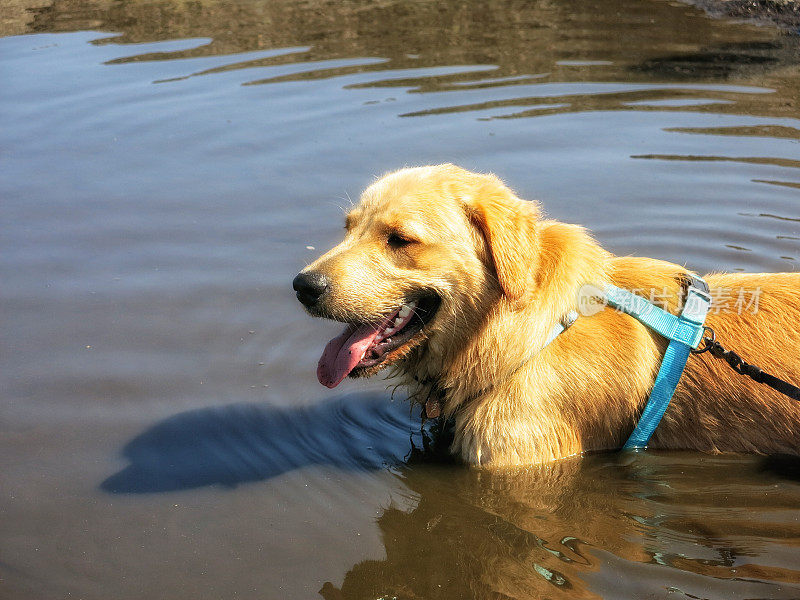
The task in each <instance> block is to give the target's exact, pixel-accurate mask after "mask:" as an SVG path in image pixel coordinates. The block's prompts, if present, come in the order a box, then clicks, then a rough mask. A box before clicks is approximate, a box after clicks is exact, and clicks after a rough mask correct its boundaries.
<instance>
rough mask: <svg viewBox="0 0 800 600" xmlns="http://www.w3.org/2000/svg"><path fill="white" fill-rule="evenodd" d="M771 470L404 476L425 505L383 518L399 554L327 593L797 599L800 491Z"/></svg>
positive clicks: (642, 463) (736, 466) (425, 472)
mask: <svg viewBox="0 0 800 600" xmlns="http://www.w3.org/2000/svg"><path fill="white" fill-rule="evenodd" d="M757 464H758V463H757V462H756V461H751V462H749V463H744V464H743V463H742V462H741V461H739V460H738V459H725V458H708V457H698V456H696V455H675V454H672V455H670V454H660V455H656V454H652V453H644V454H636V455H627V456H626V455H618V456H614V455H605V456H596V457H591V458H586V459H583V460H568V461H564V462H560V463H557V464H554V465H548V466H542V467H537V468H530V469H525V470H519V471H512V472H503V471H500V472H494V473H492V472H485V471H475V470H459V471H457V472H455V473H454V472H453V470H452V469H446V468H444V467H435V466H433V467H427V468H421V467H419V466H417V467H414V468H405V469H401V470H400V471H399V472H398V477H399V478H400V480H401V481H402V482H403V483H404V484H405V485H406V486H407V487H408V489H409V492H410V494H411V495H412V497H413V499H414V506H413V508H412V509H410V510H403V509H401V508H399V507H396V506H390V507H388V508H386V509H385V510H384V511H383V513H382V514H381V516H380V517H379V518H378V526H379V527H380V530H381V535H382V539H383V543H384V546H385V548H386V558H385V559H383V560H368V561H364V562H361V563H359V564H357V565H355V566H353V568H352V569H350V570H349V571H348V573H347V574H346V575H345V577H344V582H343V584H342V585H341V587H340V588H339V587H337V586H334V585H333V584H332V583H326V584H325V585H324V586H323V588H322V590H321V591H320V594H321V595H322V596H323V597H324V598H325V599H326V600H342V599H346V600H351V599H352V600H356V599H358V600H361V599H364V600H366V599H374V598H392V597H397V598H428V599H433V598H442V599H457V598H463V599H476V600H477V599H484V598H485V599H488V598H507V599H511V598H514V599H520V600H522V599H529V598H611V597H613V598H644V597H649V596H648V595H647V592H645V591H644V589H643V588H642V587H641V581H642V580H646V581H647V588H646V589H648V590H659V589H660V590H662V592H661V594H663V596H662V595H656V596H654V597H667V595H669V597H678V598H720V599H722V598H725V599H730V598H767V597H768V598H786V599H789V598H797V597H798V595H799V594H800V563H798V560H797V555H798V552H800V524H798V522H797V520H796V518H795V516H796V506H797V502H798V500H799V499H800V485H798V484H796V483H791V482H787V481H783V480H780V479H775V478H773V477H771V476H767V475H759V469H757ZM793 465H794V467H793V468H794V470H795V471H794V472H795V473H796V472H797V471H796V469H797V463H796V461H795V462H794V463H793ZM779 466H781V467H782V468H783V469H784V471H786V469H787V465H786V464H780V465H779ZM756 522H757V524H756ZM625 572H627V573H633V572H636V573H637V575H636V577H633V578H632V577H630V576H626V575H623V573H625ZM650 593H652V592H650ZM672 593H674V594H676V595H675V596H672V595H670V594H672Z"/></svg>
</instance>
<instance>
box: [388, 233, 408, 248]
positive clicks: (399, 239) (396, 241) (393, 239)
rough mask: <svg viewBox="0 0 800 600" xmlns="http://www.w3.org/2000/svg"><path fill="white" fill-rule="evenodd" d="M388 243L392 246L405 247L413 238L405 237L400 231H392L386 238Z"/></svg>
mask: <svg viewBox="0 0 800 600" xmlns="http://www.w3.org/2000/svg"><path fill="white" fill-rule="evenodd" d="M386 243H387V244H389V245H390V246H391V247H392V248H404V247H406V246H408V245H409V244H410V243H411V240H409V239H408V238H404V237H403V236H402V235H400V234H399V233H394V232H392V233H390V234H389V237H388V238H386Z"/></svg>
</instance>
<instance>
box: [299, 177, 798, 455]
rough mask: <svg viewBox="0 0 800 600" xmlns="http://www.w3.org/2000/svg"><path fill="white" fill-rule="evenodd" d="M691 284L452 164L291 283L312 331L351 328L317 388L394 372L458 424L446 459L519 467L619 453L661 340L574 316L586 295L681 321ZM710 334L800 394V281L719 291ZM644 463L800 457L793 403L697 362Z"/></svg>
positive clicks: (367, 196) (631, 324)
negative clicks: (616, 296) (569, 319)
mask: <svg viewBox="0 0 800 600" xmlns="http://www.w3.org/2000/svg"><path fill="white" fill-rule="evenodd" d="M688 273H689V272H688V271H687V269H686V268H684V267H681V266H679V265H677V264H672V263H669V262H665V261H661V260H654V259H650V258H638V257H617V256H613V255H612V254H610V253H609V252H607V251H605V250H603V248H601V247H600V245H599V244H598V243H597V242H596V241H595V240H594V239H593V238H592V237H591V236H590V235H589V234H587V232H586V231H585V230H584V229H582V228H581V227H579V226H576V225H569V224H565V223H559V222H557V221H553V220H549V219H546V218H543V216H542V214H541V211H540V208H539V206H538V204H536V203H535V202H531V201H524V200H521V199H519V198H517V197H516V196H515V195H514V193H513V192H512V191H511V190H510V189H509V188H508V187H506V186H505V185H504V184H503V183H502V182H501V181H500V180H499V179H498V178H497V177H495V176H493V175H483V174H477V173H472V172H469V171H465V170H463V169H461V168H459V167H456V166H453V165H439V166H427V167H419V168H408V169H402V170H399V171H396V172H394V173H390V174H388V175H385V176H384V177H382V178H381V179H379V180H378V181H377V182H375V183H374V184H373V185H371V186H369V187H368V188H367V189H366V190H365V191H364V193H363V195H362V197H361V200H360V203H359V204H358V205H357V206H355V208H353V209H352V210H351V211H350V212H349V214H348V215H347V217H346V234H345V238H344V240H343V241H342V242H341V243H340V244H339V245H337V246H336V247H334V248H333V249H332V250H330V251H329V252H327V253H326V254H324V255H323V256H322V257H320V258H319V259H317V260H316V261H315V262H314V263H313V264H311V265H309V266H308V267H306V268H305V269H303V270H302V271H301V272H300V274H299V275H298V276H297V277H296V278H295V280H294V288H295V290H296V292H297V296H298V299H299V300H300V301H301V302H302V303H303V304H304V305H305V307H306V309H307V310H308V312H310V313H311V314H312V315H314V316H318V317H324V318H328V319H334V320H337V321H341V322H343V323H345V324H346V327H345V329H344V331H343V333H342V334H341V335H340V336H338V337H336V338H335V339H333V340H331V341H330V342H329V343H328V345H327V347H326V348H325V350H324V352H323V354H322V358H321V359H320V361H319V366H318V369H317V375H318V378H319V381H320V382H321V383H322V384H324V385H326V386H328V387H335V386H336V385H338V384H339V383H340V382H341V381H342V380H343V379H344V378H345V377H347V376H349V377H367V376H371V375H374V374H375V373H378V372H379V371H381V370H383V369H387V368H389V369H390V371H389V374H390V375H391V376H395V377H396V378H398V379H399V383H402V384H406V385H407V386H409V388H410V398H411V399H412V402H418V403H420V404H422V405H423V406H424V410H425V411H426V413H427V414H428V417H436V416H440V415H441V416H442V417H444V418H451V419H452V420H453V422H454V426H455V438H454V441H453V445H452V448H451V450H452V452H453V453H454V454H455V455H457V456H460V457H461V459H463V460H464V461H466V462H467V463H469V464H473V465H484V466H510V465H523V464H531V463H541V462H546V461H552V460H555V459H560V458H563V457H567V456H572V455H576V454H580V453H583V452H588V451H599V450H608V449H615V448H620V447H621V446H622V444H623V443H624V442H625V440H626V439H627V437H628V436H629V434H630V433H631V431H632V430H633V428H634V426H635V425H636V423H637V421H638V418H639V416H640V414H641V412H642V410H643V409H644V406H645V404H646V402H647V399H648V396H649V394H650V390H651V388H652V386H653V382H654V380H655V376H656V373H657V372H658V369H659V366H660V364H661V359H662V356H663V354H664V351H665V348H666V345H667V341H666V340H665V339H664V338H662V337H661V336H659V335H658V334H656V333H654V332H653V331H651V330H649V329H648V328H646V327H645V326H644V325H642V324H640V323H639V322H638V321H637V320H635V319H634V318H632V317H630V316H628V315H626V314H624V313H621V312H619V311H617V310H615V309H612V308H610V307H606V308H603V309H602V310H600V311H599V312H597V313H596V314H593V315H590V316H587V315H581V316H580V317H579V318H578V319H577V320H576V321H575V323H574V324H573V325H572V326H571V327H569V328H568V329H566V331H564V332H563V333H562V334H561V335H559V336H558V337H557V338H556V339H555V340H554V341H553V342H552V343H550V344H549V345H545V342H546V340H547V337H548V334H549V333H550V331H551V330H552V328H553V326H554V324H556V323H558V322H559V321H561V320H562V319H564V317H565V315H567V314H568V313H569V312H570V311H572V310H575V309H577V308H579V292H580V290H581V288H583V286H584V285H586V284H592V285H596V286H599V287H601V288H602V287H603V286H604V285H606V284H609V283H610V284H613V285H616V286H618V287H621V288H624V289H627V290H630V291H632V292H634V293H637V294H639V295H642V296H644V297H646V298H648V299H649V300H651V301H654V302H656V303H658V304H660V305H662V307H663V308H665V309H667V310H669V311H670V312H672V313H674V314H679V312H680V309H681V304H682V301H683V296H684V294H685V286H686V279H687V274H688ZM705 280H706V281H707V283H708V285H709V287H710V288H711V296H712V299H713V303H712V306H711V310H710V312H709V315H708V317H707V320H706V325H708V326H710V327H711V328H713V330H714V331H715V332H716V336H717V339H718V341H720V342H721V343H722V345H723V346H725V347H726V348H727V349H730V350H733V351H734V352H736V353H738V354H740V355H741V356H742V357H743V358H744V359H745V360H747V361H748V362H752V363H755V364H757V365H758V366H760V367H761V368H762V369H764V370H765V371H766V372H768V373H771V374H773V375H775V376H777V377H780V378H782V379H785V380H787V381H789V382H791V383H795V384H797V383H799V382H800V328H799V324H800V273H777V274H745V273H735V274H711V275H708V276H706V277H705ZM650 447H652V448H662V449H689V450H699V451H705V452H723V451H725V452H754V453H789V454H800V402H796V401H793V400H792V399H790V398H788V397H786V396H783V395H781V394H780V393H778V392H776V391H774V390H772V389H771V388H769V387H767V386H765V385H761V384H758V383H756V382H754V381H752V380H751V379H749V378H747V377H745V376H743V375H740V374H738V373H736V372H735V371H733V370H732V369H731V368H730V367H729V366H728V365H727V364H726V363H725V362H723V361H721V360H719V359H716V358H714V357H713V356H711V355H710V354H709V353H705V354H698V355H692V356H690V357H689V361H688V363H687V365H686V370H685V372H684V374H683V377H682V379H681V381H680V384H679V385H678V388H677V390H676V392H675V395H674V396H673V399H672V402H671V403H670V406H669V408H668V409H667V412H666V414H665V416H664V419H663V420H662V421H661V424H660V425H659V426H658V428H657V429H656V431H655V434H654V436H653V437H652V439H651V441H650Z"/></svg>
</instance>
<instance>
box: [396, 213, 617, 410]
mask: <svg viewBox="0 0 800 600" xmlns="http://www.w3.org/2000/svg"><path fill="white" fill-rule="evenodd" d="M538 238H539V240H538V241H539V246H540V249H541V250H540V254H539V260H538V262H537V264H536V270H535V271H532V272H531V273H530V284H529V289H527V290H526V293H525V294H524V296H523V297H522V298H520V299H518V300H515V301H511V300H509V299H508V298H507V297H506V296H505V295H504V294H503V292H502V290H501V289H500V288H499V286H498V285H497V283H496V281H491V282H489V285H487V288H486V298H485V302H483V303H482V305H483V306H486V307H487V310H486V312H485V313H484V314H481V315H476V316H477V318H476V319H475V321H476V322H477V324H478V325H477V327H475V328H474V329H473V330H472V331H469V332H468V333H469V335H466V336H465V337H464V339H460V340H455V341H452V340H451V341H450V345H449V346H448V347H445V346H443V345H442V344H441V343H439V342H438V340H437V339H436V338H435V337H434V338H433V339H431V340H429V342H428V344H426V345H425V346H424V347H423V348H421V349H420V351H419V353H418V355H417V356H416V357H414V359H412V360H411V361H408V363H407V365H408V366H407V367H406V373H405V375H406V377H405V379H406V383H408V384H410V386H411V388H412V397H413V398H415V399H416V400H417V401H420V402H421V403H424V402H425V401H426V399H428V398H431V397H432V395H433V396H437V395H438V396H440V397H441V401H442V404H443V406H442V408H443V411H444V414H446V415H452V414H453V413H454V412H455V411H456V410H457V409H458V408H459V407H460V406H462V405H464V404H465V403H468V402H469V401H470V400H471V399H475V398H478V397H479V396H481V395H482V394H484V393H486V392H487V391H488V390H490V389H492V388H493V387H495V386H497V385H498V383H500V382H503V381H506V380H508V379H509V378H510V377H513V375H514V374H515V373H516V372H517V371H518V370H519V368H520V366H522V365H523V364H525V363H526V362H527V361H528V360H530V359H531V358H532V357H534V356H535V355H536V354H537V353H538V351H539V350H540V349H541V348H542V347H543V346H544V344H545V342H546V340H547V337H548V335H549V333H550V332H551V330H552V328H553V325H554V324H555V323H557V322H559V321H560V320H561V319H562V318H563V317H564V315H566V314H567V313H568V312H570V311H571V310H574V309H575V308H576V306H577V302H578V292H579V289H580V288H581V286H582V285H584V284H586V283H589V282H592V283H602V282H604V281H606V280H607V279H608V276H609V274H608V261H609V257H610V255H609V254H608V253H607V252H605V251H604V250H603V249H602V248H601V247H600V246H599V245H598V244H597V243H596V242H595V241H594V240H593V239H592V238H591V237H590V236H589V235H588V234H587V233H586V232H585V231H584V230H583V229H582V228H580V227H577V226H574V225H567V224H563V223H558V222H555V221H541V222H540V223H539V224H538Z"/></svg>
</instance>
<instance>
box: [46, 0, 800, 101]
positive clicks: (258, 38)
mask: <svg viewBox="0 0 800 600" xmlns="http://www.w3.org/2000/svg"><path fill="white" fill-rule="evenodd" d="M33 14H34V18H33V21H32V23H31V24H30V29H31V30H32V31H48V32H52V31H71V30H73V31H74V30H78V29H99V30H104V31H114V32H120V34H121V35H120V36H118V37H113V38H107V39H105V40H102V39H101V40H98V41H96V42H95V43H100V44H102V43H122V44H129V43H141V42H153V41H163V40H172V39H190V38H208V42H207V43H205V44H202V45H199V46H196V47H193V48H188V49H176V50H175V51H172V52H170V51H159V52H157V53H145V54H137V55H133V56H127V57H124V58H119V59H116V60H115V61H113V62H114V63H125V62H140V61H147V60H169V59H173V60H174V59H181V58H191V57H201V56H221V55H231V56H229V58H230V59H231V60H230V62H229V63H228V64H226V65H223V66H219V67H215V68H212V69H208V70H204V71H201V72H198V73H194V74H195V75H197V74H203V73H205V74H211V73H218V72H222V71H226V70H232V69H252V68H262V67H269V66H280V65H288V64H291V63H295V62H297V61H299V60H302V62H303V63H305V64H306V66H305V67H304V68H302V69H301V70H300V71H299V72H297V73H294V74H284V75H279V76H270V77H269V78H265V79H257V80H254V81H251V82H250V83H267V82H272V83H274V82H277V81H286V80H302V79H306V78H320V77H333V76H337V75H344V74H348V73H361V72H369V71H384V70H386V69H392V70H402V69H408V68H412V69H416V68H422V69H424V68H429V67H440V66H442V65H493V66H494V68H495V69H496V73H495V75H496V77H497V78H498V80H502V81H506V82H507V81H508V78H513V77H522V78H523V79H525V78H530V77H531V76H532V75H533V76H535V77H541V78H545V79H547V80H548V81H558V82H570V81H572V82H581V81H625V82H631V83H635V82H643V81H652V80H654V79H656V80H658V81H661V82H664V81H667V82H668V81H675V80H678V81H681V82H686V83H687V84H690V83H692V82H696V81H698V80H726V79H731V78H733V77H734V76H735V77H736V78H738V79H739V80H745V79H748V78H751V77H763V75H764V73H765V72H769V71H774V70H778V69H779V68H780V67H781V66H782V65H785V64H787V63H788V64H791V63H796V62H797V57H798V56H797V55H798V51H797V46H796V44H794V43H793V42H792V41H791V40H790V39H788V40H787V39H782V38H779V37H776V36H775V35H774V34H772V33H771V32H770V31H768V30H765V31H763V32H758V31H757V30H755V29H753V28H742V29H741V30H740V31H739V32H737V33H738V34H739V35H738V36H737V37H738V39H732V36H731V32H732V31H734V30H733V28H730V27H729V28H728V31H727V32H726V33H727V35H726V37H725V40H724V41H721V42H719V43H718V44H716V45H714V44H711V45H709V40H713V39H715V37H717V36H716V35H715V34H716V32H717V30H718V29H719V28H720V27H721V25H720V23H718V22H716V21H713V20H709V19H707V18H705V16H703V14H702V13H701V12H700V11H693V12H691V11H690V9H687V8H685V7H681V8H680V9H677V8H676V7H674V6H671V5H670V4H668V3H665V2H656V1H651V2H638V1H635V0H623V1H622V2H615V3H611V4H609V3H607V2H600V1H598V0H579V1H578V2H566V1H563V0H562V1H558V0H548V1H546V2H545V1H543V2H535V3H529V2H511V3H509V2H500V1H498V0H493V1H489V2H480V3H463V2H437V3H433V4H432V3H429V2H424V1H422V0H415V1H412V2H408V1H406V0H403V1H399V0H395V1H388V2H381V3H376V4H368V5H367V4H362V3H358V2H355V3H350V2H343V3H339V2H332V1H328V2H324V1H321V2H318V1H314V2H307V3H295V2H288V1H287V0H281V1H278V2H274V1H266V0H259V1H256V2H237V1H234V2H217V1H207V2H192V3H174V2H147V3H141V2H133V1H127V2H109V1H108V0H99V1H98V0H93V1H90V2H76V1H74V0H53V2H52V3H50V4H48V5H46V6H42V7H40V8H35V9H33ZM604 29H608V30H611V31H614V34H612V35H604V34H600V33H595V32H600V31H603V30H604ZM644 29H646V31H647V35H642V31H643V30H644ZM277 48H287V49H290V50H288V51H286V52H278V53H275V54H271V55H268V56H260V57H256V56H241V57H237V56H236V55H237V54H241V53H248V52H254V51H259V50H263V49H270V50H274V49H277ZM598 56H599V57H602V60H598V59H597V57H598ZM356 57H371V58H370V59H369V60H364V61H359V60H356ZM341 59H346V60H347V61H350V62H351V63H353V64H350V65H343V64H340V63H338V62H337V61H339V60H341ZM326 62H327V63H328V64H329V65H330V66H329V67H326V66H325V63H326ZM315 63H318V66H317V67H316V68H315V67H314V64H315ZM188 75H189V74H187V75H186V76H188ZM783 75H785V74H783ZM476 76H479V75H477V74H476V73H471V72H469V71H467V72H465V73H464V74H463V75H461V76H456V77H452V76H448V77H446V78H445V79H444V80H437V79H436V78H431V77H430V76H426V77H425V78H424V79H423V80H415V81H414V82H413V84H412V85H414V86H416V85H418V86H419V88H418V91H422V92H431V91H435V90H447V89H448V88H451V86H452V84H454V83H459V82H465V81H470V80H472V79H474V78H475V77H476ZM771 83H775V84H776V85H778V86H779V87H786V92H787V93H784V94H781V95H782V96H784V97H789V98H797V97H800V85H798V79H797V77H796V75H794V76H790V77H789V78H787V79H784V78H781V79H779V80H776V81H774V82H771ZM373 85H381V84H373ZM397 85H407V84H403V83H398V84H397ZM692 87H693V86H691V85H690V86H689V89H691V88H692ZM675 93H677V94H681V93H684V94H685V93H686V90H682V91H677V92H675ZM664 95H666V97H667V98H672V97H674V96H673V93H669V92H665V91H662V92H661V93H660V94H658V97H664ZM632 99H633V100H636V99H637V98H636V97H635V96H634V97H633V98H632ZM719 99H720V100H729V99H730V97H729V96H725V95H723V96H721V97H720V98H719ZM740 100H741V101H742V102H744V103H747V99H746V98H740ZM456 102H457V101H456ZM553 102H555V103H558V102H559V101H558V100H557V99H552V98H551V99H550V100H548V101H547V103H553ZM759 105H760V109H761V110H762V111H763V110H764V108H765V107H767V106H768V108H767V110H768V112H769V113H770V114H773V115H786V116H795V115H796V114H797V111H796V108H797V107H796V104H795V102H790V103H788V104H787V103H784V102H778V101H776V102H770V101H766V102H765V101H764V100H763V99H760V100H759ZM448 106H453V103H449V104H448ZM606 108H608V105H607V104H605V103H602V102H601V103H600V105H599V106H594V105H593V104H592V102H591V101H589V100H584V101H583V102H579V101H576V100H573V101H572V102H571V103H570V110H602V109H606ZM714 110H715V111H718V112H720V111H721V112H731V113H740V112H741V111H742V107H741V106H739V107H728V108H725V107H719V106H717V107H715V108H714ZM535 114H540V113H538V112H537V113H535ZM545 114H549V111H548V113H545ZM762 114H763V113H762ZM524 116H532V115H530V114H526V115H524Z"/></svg>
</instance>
